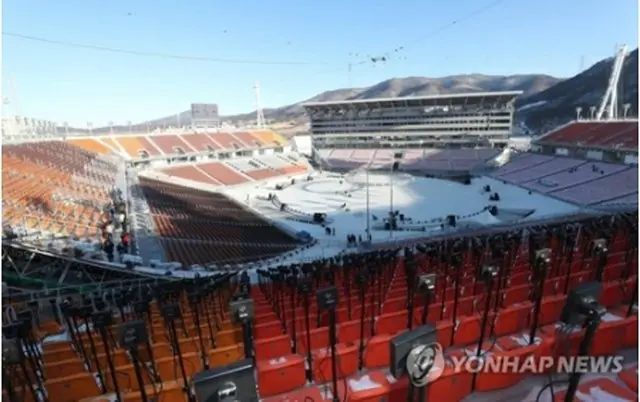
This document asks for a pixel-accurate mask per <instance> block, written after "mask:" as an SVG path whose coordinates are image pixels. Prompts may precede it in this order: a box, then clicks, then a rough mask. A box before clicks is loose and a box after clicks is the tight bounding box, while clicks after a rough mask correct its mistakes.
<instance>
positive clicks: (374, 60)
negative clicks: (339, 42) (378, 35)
mask: <svg viewBox="0 0 640 402" xmlns="http://www.w3.org/2000/svg"><path fill="white" fill-rule="evenodd" d="M506 1H508V0H494V1H492V2H491V3H488V4H485V5H484V6H482V7H480V8H477V9H474V10H473V11H471V12H469V13H467V14H465V15H463V16H461V17H459V18H456V19H454V20H453V21H451V22H448V23H445V24H442V25H440V26H439V27H437V28H435V29H434V30H432V31H430V32H428V33H427V34H425V35H423V36H421V37H419V38H417V39H415V40H412V41H410V42H408V43H406V44H404V45H401V46H398V47H395V48H393V49H391V50H388V51H386V52H384V53H380V54H378V55H377V56H368V57H367V59H363V60H361V61H358V62H351V63H348V68H349V69H350V70H351V69H352V68H353V67H355V66H362V65H366V64H370V65H376V64H379V63H386V62H387V61H389V60H390V59H391V56H393V55H394V54H396V53H400V52H402V51H404V50H406V49H407V48H408V47H411V46H414V45H416V44H418V43H420V42H424V41H425V40H427V39H430V38H432V37H434V36H436V35H438V34H440V33H442V32H443V31H446V30H448V29H450V28H452V27H454V26H456V25H458V24H460V23H462V22H464V21H467V20H469V19H471V18H474V17H477V16H478V15H481V14H483V13H485V12H487V11H489V10H491V9H493V8H495V7H497V6H499V5H500V4H502V3H505V2H506ZM357 54H359V53H355V55H357ZM350 55H353V54H350ZM402 60H406V58H403V59H402ZM338 71H344V66H343V67H340V68H335V69H332V70H325V71H320V72H318V73H315V74H313V75H312V76H316V75H324V74H329V73H335V72H338Z"/></svg>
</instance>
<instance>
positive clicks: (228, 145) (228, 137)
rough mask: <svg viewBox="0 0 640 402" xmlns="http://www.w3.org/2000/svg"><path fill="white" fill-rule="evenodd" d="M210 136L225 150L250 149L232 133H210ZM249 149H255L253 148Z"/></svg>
mask: <svg viewBox="0 0 640 402" xmlns="http://www.w3.org/2000/svg"><path fill="white" fill-rule="evenodd" d="M209 136H210V137H211V138H212V139H213V140H214V141H215V142H217V143H218V144H220V146H221V147H222V148H223V149H225V150H235V149H246V148H247V147H248V146H247V145H244V144H243V143H242V142H241V141H240V140H239V139H237V138H236V137H234V136H233V134H231V133H223V132H219V133H210V134H209ZM249 148H253V146H251V147H249Z"/></svg>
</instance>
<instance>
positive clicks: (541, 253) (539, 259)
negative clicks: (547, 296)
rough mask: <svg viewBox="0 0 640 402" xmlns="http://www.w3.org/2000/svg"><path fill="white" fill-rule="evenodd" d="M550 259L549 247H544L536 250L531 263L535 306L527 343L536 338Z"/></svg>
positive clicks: (532, 342) (532, 341) (530, 343)
mask: <svg viewBox="0 0 640 402" xmlns="http://www.w3.org/2000/svg"><path fill="white" fill-rule="evenodd" d="M550 261H551V249H548V248H545V249H542V250H538V251H536V260H535V263H534V265H533V269H534V272H533V279H534V284H535V285H536V286H537V290H536V295H535V306H534V311H533V322H532V323H531V330H530V332H529V345H533V344H534V343H535V340H536V331H537V330H538V321H539V320H540V306H541V305H542V298H543V297H544V281H545V278H546V275H547V269H548V266H549V262H550Z"/></svg>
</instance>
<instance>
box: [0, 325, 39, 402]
mask: <svg viewBox="0 0 640 402" xmlns="http://www.w3.org/2000/svg"><path fill="white" fill-rule="evenodd" d="M9 325H10V326H14V325H16V324H9ZM18 325H19V324H18ZM5 328H6V326H4V327H3V333H4V332H7V331H5ZM15 329H16V330H18V331H19V328H15ZM10 331H11V332H14V329H12V330H10ZM14 334H15V336H16V337H14V338H9V339H8V337H7V334H4V337H5V339H3V340H2V385H3V386H4V387H5V389H6V391H7V396H8V397H9V402H18V400H20V399H21V398H18V396H17V395H16V392H15V389H14V386H15V385H14V384H11V376H9V375H7V373H5V368H8V367H11V366H18V367H19V368H20V370H21V371H22V376H23V377H24V381H25V384H22V389H23V390H24V389H25V387H26V388H27V389H29V391H30V392H31V396H32V398H33V400H34V401H38V400H39V399H38V393H39V392H41V391H40V390H41V389H42V385H41V384H40V381H39V379H38V374H37V372H36V371H33V375H34V376H35V381H36V383H38V388H37V389H36V387H35V386H34V383H33V381H31V376H30V375H29V372H28V371H27V366H26V364H25V356H24V352H23V350H22V345H21V342H20V339H19V338H18V336H19V332H17V331H16V332H15V333H14ZM14 334H12V335H14Z"/></svg>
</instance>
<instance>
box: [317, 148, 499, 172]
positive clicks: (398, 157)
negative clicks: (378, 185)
mask: <svg viewBox="0 0 640 402" xmlns="http://www.w3.org/2000/svg"><path fill="white" fill-rule="evenodd" d="M318 152H319V154H320V157H321V158H323V159H324V160H325V161H326V162H327V164H328V165H329V166H330V167H332V168H336V169H356V168H359V167H361V166H369V167H372V168H381V167H384V166H391V164H392V163H393V162H394V161H397V162H399V164H400V166H401V169H406V170H418V171H421V170H424V171H434V170H436V171H468V170H469V169H471V168H472V167H474V166H475V165H477V164H478V163H480V162H483V161H486V160H487V159H489V158H491V157H493V156H495V155H497V154H498V152H499V150H497V149H493V148H485V149H432V148H424V149H396V150H391V149H323V150H319V151H318Z"/></svg>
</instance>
